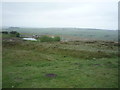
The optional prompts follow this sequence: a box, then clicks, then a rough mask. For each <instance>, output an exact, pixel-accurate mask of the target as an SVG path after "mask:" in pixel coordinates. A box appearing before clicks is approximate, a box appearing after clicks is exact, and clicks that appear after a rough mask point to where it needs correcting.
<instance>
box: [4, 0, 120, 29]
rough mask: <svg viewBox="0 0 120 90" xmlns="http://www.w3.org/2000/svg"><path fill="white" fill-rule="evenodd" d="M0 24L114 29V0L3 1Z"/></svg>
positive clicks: (115, 20) (115, 11)
mask: <svg viewBox="0 0 120 90" xmlns="http://www.w3.org/2000/svg"><path fill="white" fill-rule="evenodd" d="M101 1H102V0H101ZM2 25H3V26H18V27H77V28H99V29H118V2H117V0H111V1H110V0H103V1H102V2H97V0H96V1H95V0H94V2H90V0H85V2H3V3H2Z"/></svg>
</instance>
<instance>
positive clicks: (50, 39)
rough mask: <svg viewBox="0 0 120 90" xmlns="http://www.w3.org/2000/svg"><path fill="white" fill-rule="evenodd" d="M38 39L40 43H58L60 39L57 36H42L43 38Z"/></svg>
mask: <svg viewBox="0 0 120 90" xmlns="http://www.w3.org/2000/svg"><path fill="white" fill-rule="evenodd" d="M38 39H40V41H41V42H55V41H60V37H59V36H56V37H54V38H52V37H49V36H46V35H44V36H41V37H40V38H38Z"/></svg>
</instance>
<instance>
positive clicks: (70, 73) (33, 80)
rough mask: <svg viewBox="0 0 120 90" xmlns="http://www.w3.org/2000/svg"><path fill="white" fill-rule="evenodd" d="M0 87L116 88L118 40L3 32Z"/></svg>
mask: <svg viewBox="0 0 120 90" xmlns="http://www.w3.org/2000/svg"><path fill="white" fill-rule="evenodd" d="M2 43H3V44H2V66H3V69H2V73H3V74H2V80H3V82H2V85H3V88H118V44H117V43H115V42H107V41H68V42H32V41H23V40H22V39H21V38H16V37H10V36H7V35H5V36H4V35H3V42H2Z"/></svg>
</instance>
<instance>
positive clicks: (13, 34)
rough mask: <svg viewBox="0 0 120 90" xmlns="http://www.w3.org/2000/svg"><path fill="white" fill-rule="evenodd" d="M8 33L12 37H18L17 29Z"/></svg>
mask: <svg viewBox="0 0 120 90" xmlns="http://www.w3.org/2000/svg"><path fill="white" fill-rule="evenodd" d="M10 34H11V35H12V36H14V37H20V33H18V32H17V31H11V32H10Z"/></svg>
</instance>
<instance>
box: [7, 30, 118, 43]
mask: <svg viewBox="0 0 120 90" xmlns="http://www.w3.org/2000/svg"><path fill="white" fill-rule="evenodd" d="M11 30H15V31H18V32H20V33H21V34H23V35H25V34H28V33H29V34H32V35H33V34H37V35H44V34H47V35H60V36H61V37H62V39H65V40H82V39H83V40H109V41H117V40H118V31H117V30H101V29H81V28H18V29H8V31H11Z"/></svg>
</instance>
